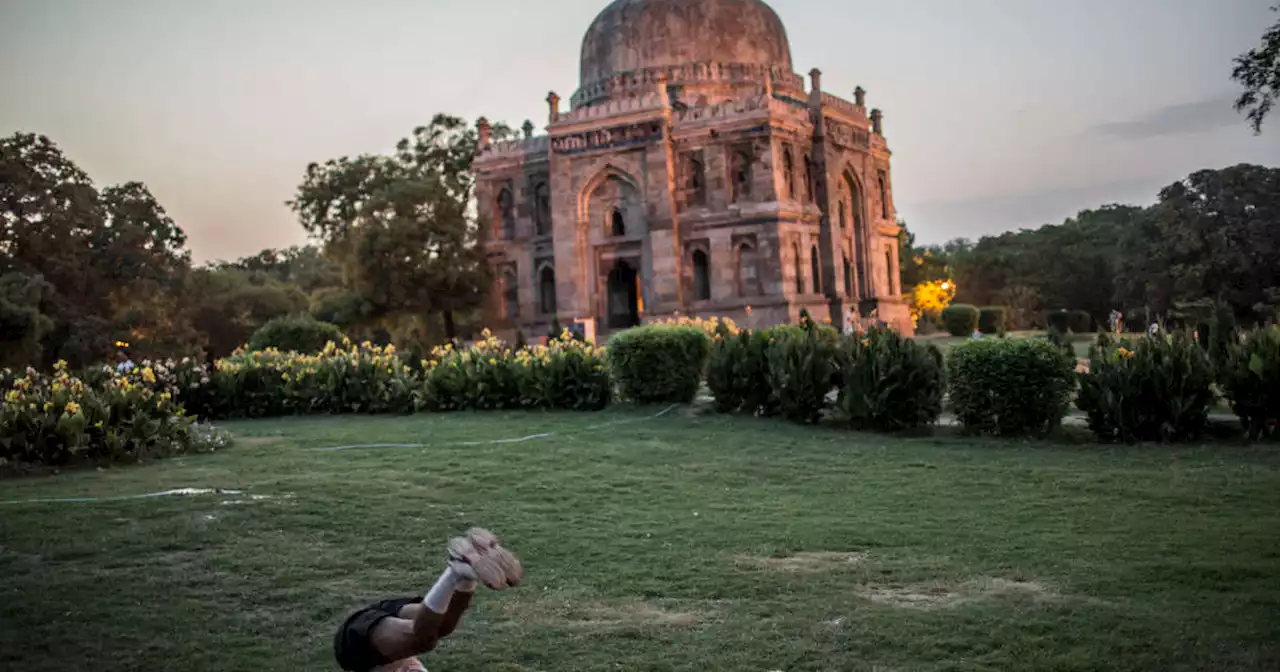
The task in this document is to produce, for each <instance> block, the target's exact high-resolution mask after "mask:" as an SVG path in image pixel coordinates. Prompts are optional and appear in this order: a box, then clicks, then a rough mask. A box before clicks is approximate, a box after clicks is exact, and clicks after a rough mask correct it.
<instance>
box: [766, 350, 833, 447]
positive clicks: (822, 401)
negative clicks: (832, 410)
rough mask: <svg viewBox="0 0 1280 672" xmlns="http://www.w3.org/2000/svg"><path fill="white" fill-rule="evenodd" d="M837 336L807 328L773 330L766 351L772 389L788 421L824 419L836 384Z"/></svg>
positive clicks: (802, 421) (806, 422)
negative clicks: (824, 412) (823, 415)
mask: <svg viewBox="0 0 1280 672" xmlns="http://www.w3.org/2000/svg"><path fill="white" fill-rule="evenodd" d="M837 338H838V334H836V333H834V332H830V331H824V330H821V329H814V328H805V327H778V328H776V329H773V330H771V332H770V335H769V342H768V348H767V354H768V360H769V387H770V389H771V391H772V399H776V400H777V403H778V410H779V411H780V412H781V413H782V414H783V415H784V416H786V418H787V419H788V420H791V421H793V422H800V423H805V424H811V423H815V422H817V421H818V420H819V419H821V417H822V411H823V410H824V409H825V408H826V406H827V394H829V393H830V392H831V390H832V388H833V387H835V385H834V381H833V377H834V376H835V374H836V373H837V371H838V368H837V366H836V351H837Z"/></svg>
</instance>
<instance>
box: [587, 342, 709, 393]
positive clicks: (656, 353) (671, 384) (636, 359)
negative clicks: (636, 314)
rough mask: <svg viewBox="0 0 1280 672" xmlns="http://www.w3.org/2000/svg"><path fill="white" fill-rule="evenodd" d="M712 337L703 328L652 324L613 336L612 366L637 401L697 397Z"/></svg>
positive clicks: (623, 390)
mask: <svg viewBox="0 0 1280 672" xmlns="http://www.w3.org/2000/svg"><path fill="white" fill-rule="evenodd" d="M710 348H711V338H710V337H708V336H707V333H706V332H705V331H703V330H702V329H698V328H696V327H686V326H665V325H649V326H644V327H636V328H634V329H628V330H626V331H624V332H621V333H619V334H617V335H615V336H613V337H612V338H610V339H609V346H608V349H607V352H608V358H609V369H610V371H611V372H612V374H613V378H614V380H615V381H616V382H617V384H618V389H619V392H620V393H621V394H622V396H623V397H625V398H626V399H629V400H631V401H633V402H635V403H637V404H662V403H679V404H684V403H688V402H690V401H693V398H694V396H695V395H696V394H697V393H698V385H699V384H701V382H702V370H703V368H704V367H705V366H706V364H707V356H708V354H709V353H710Z"/></svg>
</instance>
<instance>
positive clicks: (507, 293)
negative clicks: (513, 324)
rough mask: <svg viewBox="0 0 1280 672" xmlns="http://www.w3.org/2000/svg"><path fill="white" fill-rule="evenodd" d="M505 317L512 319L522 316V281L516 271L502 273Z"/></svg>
mask: <svg viewBox="0 0 1280 672" xmlns="http://www.w3.org/2000/svg"><path fill="white" fill-rule="evenodd" d="M502 304H503V315H502V316H503V317H504V318H506V319H508V320H511V319H515V318H517V317H519V316H520V281H519V280H517V279H516V274H515V271H507V272H506V273H503V275H502Z"/></svg>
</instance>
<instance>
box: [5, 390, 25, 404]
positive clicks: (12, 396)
mask: <svg viewBox="0 0 1280 672" xmlns="http://www.w3.org/2000/svg"><path fill="white" fill-rule="evenodd" d="M4 398H5V401H8V402H9V403H11V404H16V403H18V402H19V401H21V400H22V393H21V392H19V391H18V390H9V394H6V395H5V397H4Z"/></svg>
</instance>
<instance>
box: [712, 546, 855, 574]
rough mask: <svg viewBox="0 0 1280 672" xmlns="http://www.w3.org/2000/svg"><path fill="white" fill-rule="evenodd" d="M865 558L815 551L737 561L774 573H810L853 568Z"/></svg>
mask: <svg viewBox="0 0 1280 672" xmlns="http://www.w3.org/2000/svg"><path fill="white" fill-rule="evenodd" d="M865 557H866V554H864V553H857V552H854V551H814V552H807V553H796V554H794V555H787V556H782V557H756V556H738V558H737V561H738V563H739V564H745V565H750V566H752V567H759V568H761V569H767V570H770V571H774V572H803V573H810V572H828V571H831V570H833V569H842V568H847V567H853V566H855V565H858V564H860V563H861V562H862V561H863V559H865Z"/></svg>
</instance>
